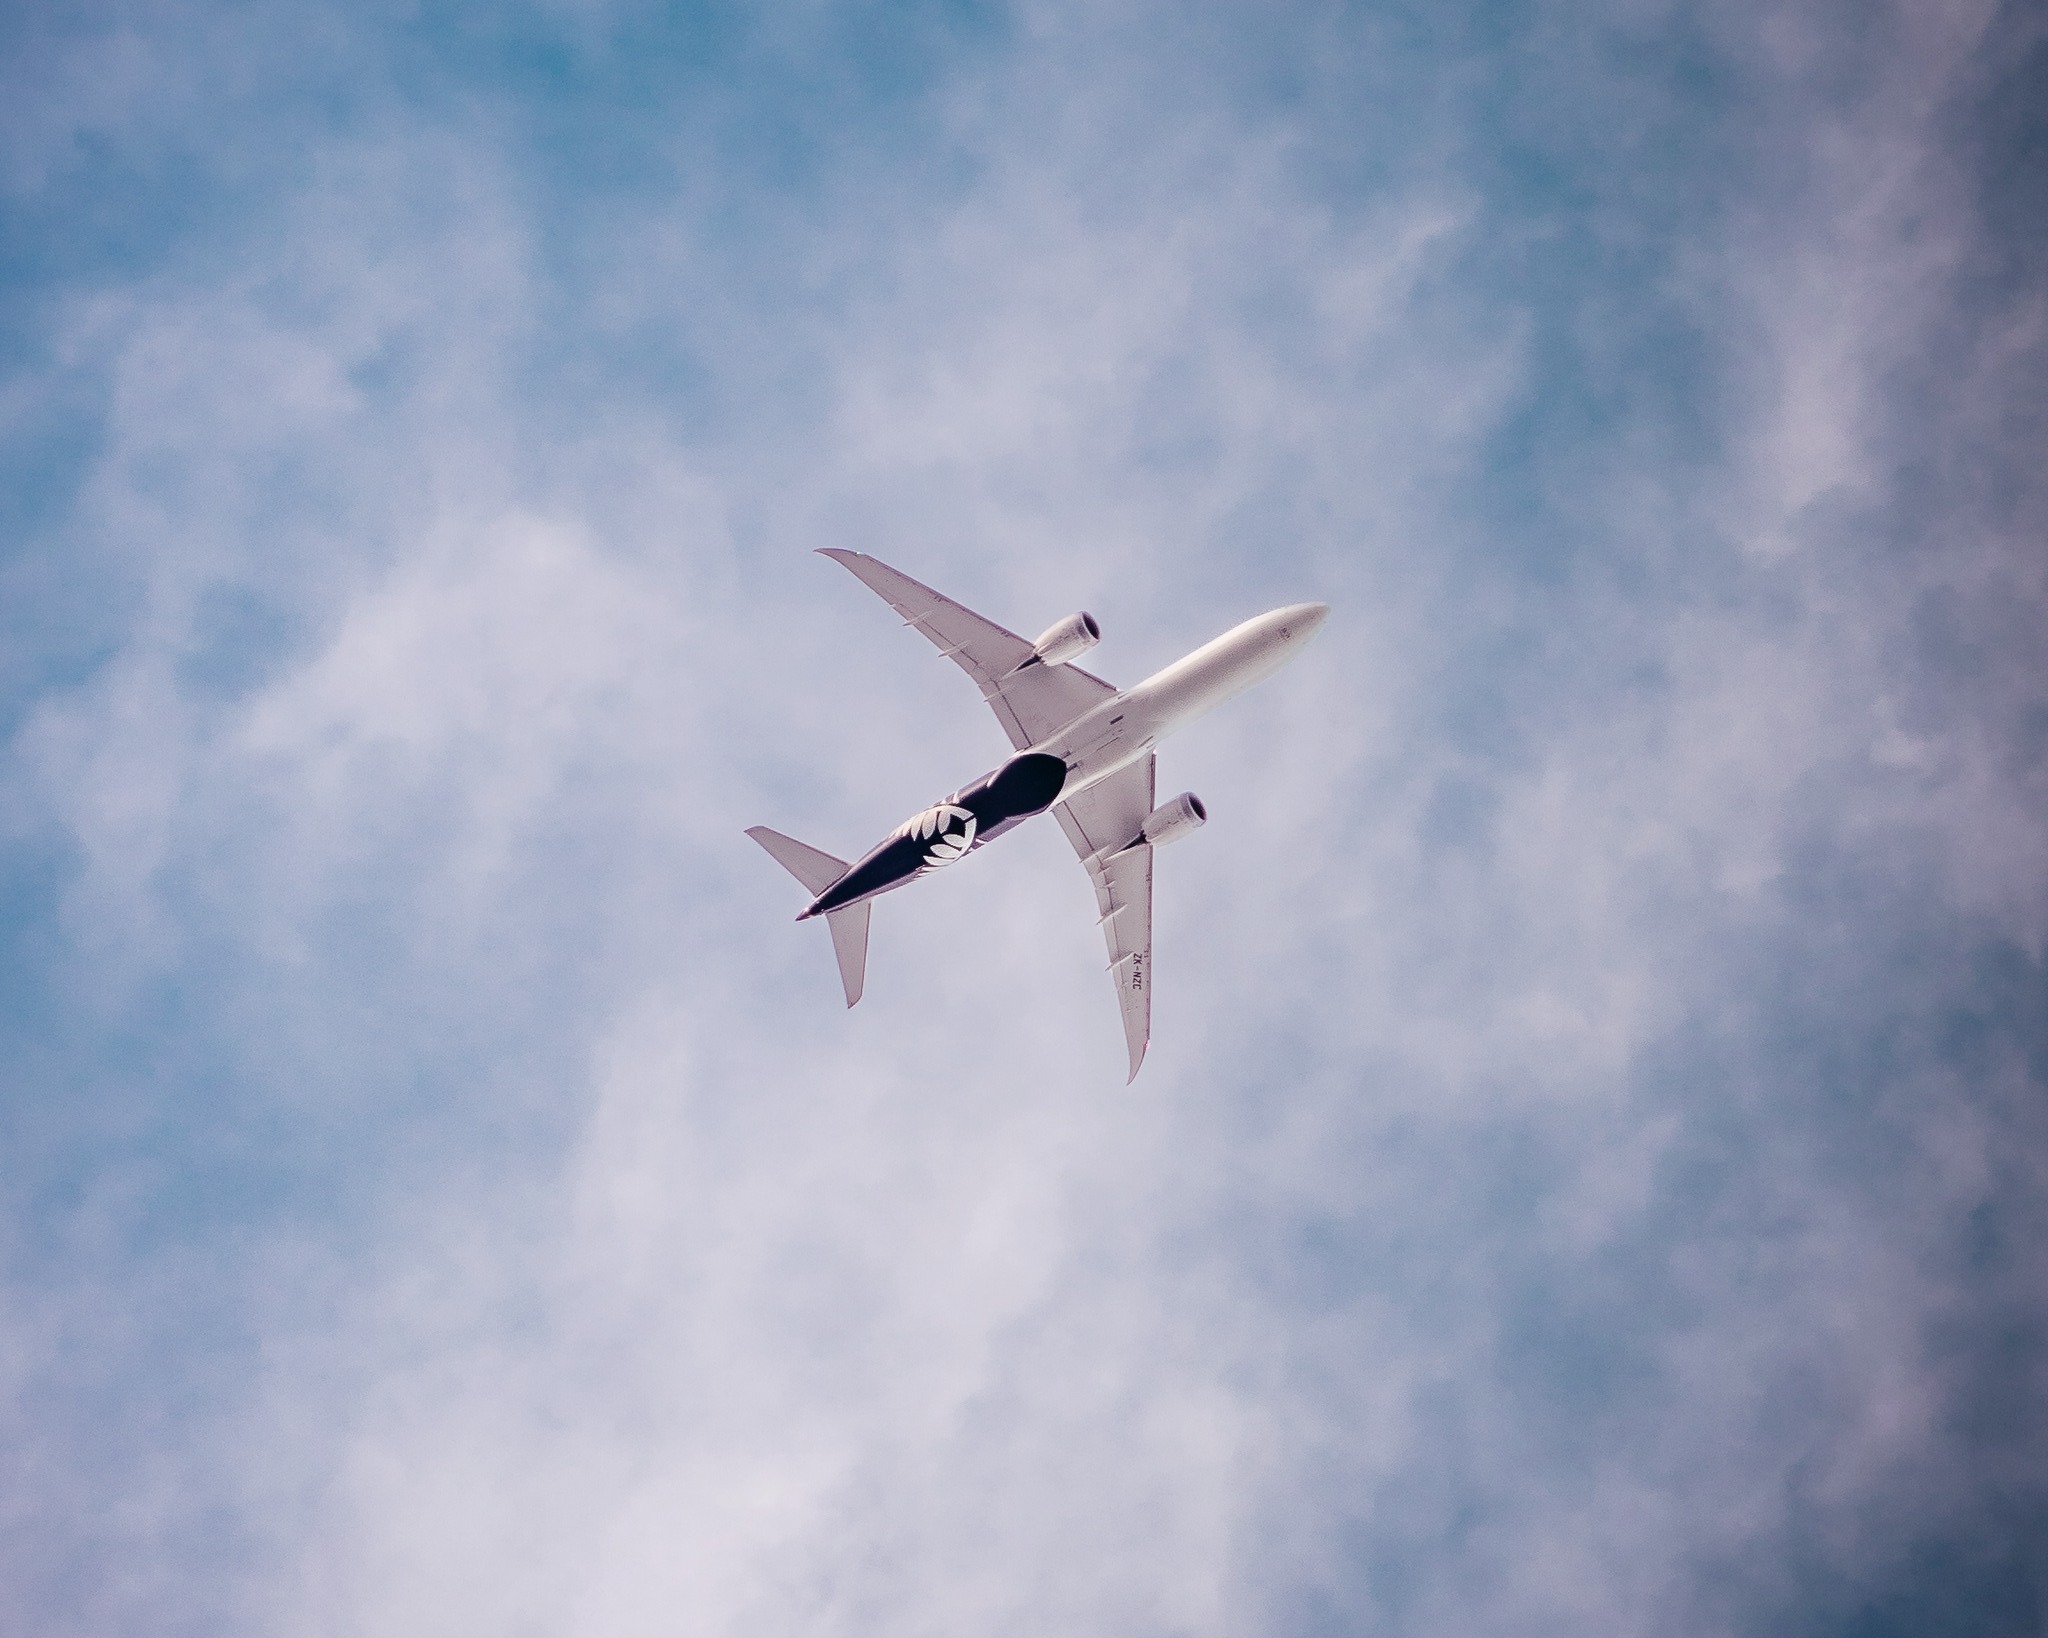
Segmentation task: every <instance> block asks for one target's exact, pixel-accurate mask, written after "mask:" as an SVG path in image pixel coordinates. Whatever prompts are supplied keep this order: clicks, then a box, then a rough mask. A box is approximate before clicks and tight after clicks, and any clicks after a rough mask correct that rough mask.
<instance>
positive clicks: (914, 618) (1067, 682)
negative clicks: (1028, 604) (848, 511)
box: [818, 546, 1116, 751]
mask: <svg viewBox="0 0 2048 1638" xmlns="http://www.w3.org/2000/svg"><path fill="white" fill-rule="evenodd" d="M818 551H819V555H820V556H823V557H829V558H831V559H832V561H833V562H835V563H837V564H839V565H840V566H841V567H842V568H844V569H845V570H846V571H847V572H848V573H849V574H851V575H853V576H854V578H855V579H857V580H859V581H860V582H861V583H862V584H863V585H865V586H866V587H867V588H868V589H869V590H870V591H872V592H873V593H874V594H875V595H876V596H877V597H879V598H881V599H882V601H883V602H885V603H887V604H888V605H889V606H890V607H891V608H893V609H894V610H895V611H896V612H897V613H898V614H900V615H902V616H903V619H904V622H905V624H907V625H911V626H914V627H916V628H917V629H918V630H919V631H921V632H923V633H924V634H925V636H926V637H927V638H929V639H930V641H931V643H932V646H933V647H935V648H936V649H938V651H939V653H940V654H942V655H943V656H944V657H945V658H947V659H949V660H951V661H952V662H953V663H954V664H955V665H957V666H958V667H959V668H960V669H961V670H962V671H964V672H966V673H967V675H968V676H970V677H972V678H973V679H974V682H975V686H976V687H977V688H979V689H980V690H981V697H982V698H983V699H985V700H987V701H988V703H989V709H990V710H992V711H994V712H995V714H996V720H997V721H998V722H1000V723H1001V724H1002V725H1003V732H1004V733H1006V734H1008V735H1009V736H1010V743H1011V744H1012V745H1014V746H1015V747H1016V748H1017V749H1018V750H1020V751H1022V750H1026V749H1028V748H1029V747H1031V746H1033V745H1036V744H1037V743H1038V742H1039V741H1040V740H1041V739H1044V738H1045V737H1046V736H1047V735H1048V734H1051V733H1055V732H1057V731H1058V730H1059V729H1061V728H1064V727H1066V725H1067V724H1068V723H1070V722H1072V721H1073V720H1074V719H1075V718H1076V717H1078V716H1082V715H1084V714H1085V713H1086V712H1088V711H1090V710H1092V709H1093V708H1094V707H1095V706H1097V705H1099V704H1101V703H1102V701H1103V700H1105V699H1107V698H1108V697H1109V696H1110V695H1111V694H1114V693H1115V692H1116V690H1115V689H1114V688H1112V687H1111V686H1110V685H1109V684H1108V683H1106V682H1104V681H1103V680H1102V679H1101V678H1100V677H1097V676H1093V675H1091V674H1090V673H1088V672H1086V671H1083V670H1082V669H1081V668H1080V667H1079V666H1073V665H1041V664H1039V663H1038V662H1037V660H1036V659H1035V658H1034V656H1033V651H1032V645H1031V644H1030V643H1028V642H1026V641H1025V640H1024V639H1023V638H1022V637H1019V636H1018V635H1017V634H1016V633H1015V632H1014V631H1009V630H1006V629H1005V628H1004V627H1002V626H999V625H997V624H996V623H995V622H994V621H993V620H989V619H985V618H983V617H982V616H981V615H979V614H976V613H975V612H974V611H973V610H972V609H970V608H964V607H962V606H961V605H960V604H958V603H956V602H954V601H953V600H952V599H951V598H950V597H945V596H942V595H941V594H940V593H938V592H935V591H933V590H932V589H931V587H929V586H927V585H926V584H925V583H924V582H923V581H921V580H913V579H911V578H910V576H909V575H907V574H905V573H904V572H903V571H902V570H901V569H892V568H890V567H889V565H888V564H886V563H884V562H882V561H881V559H879V558H873V557H869V556H868V555H867V554H866V553H865V552H849V551H844V550H841V549H840V548H838V547H834V546H821V547H819V548H818Z"/></svg>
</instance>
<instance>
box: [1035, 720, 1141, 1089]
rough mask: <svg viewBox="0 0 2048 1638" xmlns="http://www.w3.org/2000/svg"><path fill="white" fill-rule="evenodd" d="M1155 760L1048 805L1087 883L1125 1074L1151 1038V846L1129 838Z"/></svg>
mask: <svg viewBox="0 0 2048 1638" xmlns="http://www.w3.org/2000/svg"><path fill="white" fill-rule="evenodd" d="M1155 764H1156V759H1155V758H1152V757H1149V756H1148V757H1146V758H1145V759H1144V761H1142V762H1134V763H1132V764H1131V766H1130V767H1128V768H1126V769H1124V770H1123V771H1122V772H1121V773H1116V774H1112V775H1110V777H1109V778H1107V779H1105V780H1103V781H1102V782H1101V783H1100V784H1098V785H1091V786H1090V787H1089V788H1088V789H1087V790H1085V791H1082V792H1081V793H1080V794H1079V795H1078V796H1075V797H1072V798H1070V799H1069V800H1067V801H1065V802H1062V803H1060V804H1059V805H1058V806H1057V807H1056V808H1054V809H1053V813H1054V815H1055V816H1056V817H1057V818H1058V820H1059V822H1060V829H1062V830H1063V831H1065V832H1066V833H1067V840H1068V841H1069V842H1071V843H1073V845H1074V851H1075V852H1076V853H1078V854H1079V855H1080V856H1081V863H1082V866H1083V867H1084V868H1085V869H1086V870H1087V872H1088V879H1089V881H1091V882H1092V883H1094V885H1095V907H1096V910H1097V911H1098V912H1099V914H1100V916H1101V921H1102V936H1103V940H1104V942H1105V943H1106V944H1107V945H1108V946H1109V970H1110V973H1111V976H1112V977H1113V978H1114V979H1115V980H1116V998H1117V1005H1118V1006H1119V1007H1121V1008H1122V1010H1123V1016H1124V1045H1125V1047H1126V1048H1127V1049H1128V1050H1129V1052H1130V1058H1131V1074H1130V1078H1131V1079H1132V1080H1136V1079H1137V1078H1138V1066H1139V1065H1140V1064H1142V1063H1144V1061H1145V1048H1146V1046H1147V1045H1148V1044H1149V1043H1150V1041H1151V1039H1152V849H1151V848H1150V847H1149V846H1147V845H1146V844H1145V843H1143V842H1140V841H1138V839H1137V838H1138V832H1139V829H1140V827H1141V826H1143V824H1144V823H1145V816H1146V815H1147V814H1148V813H1150V812H1151V811H1152V807H1153V800H1152V798H1153V788H1154V777H1155ZM1133 843H1135V844H1136V845H1131V844H1133Z"/></svg>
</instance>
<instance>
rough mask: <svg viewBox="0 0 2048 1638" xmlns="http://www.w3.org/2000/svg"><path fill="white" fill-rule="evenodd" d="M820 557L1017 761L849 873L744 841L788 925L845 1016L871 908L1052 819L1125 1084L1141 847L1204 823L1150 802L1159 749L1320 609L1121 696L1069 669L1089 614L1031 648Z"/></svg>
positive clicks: (771, 840)
mask: <svg viewBox="0 0 2048 1638" xmlns="http://www.w3.org/2000/svg"><path fill="white" fill-rule="evenodd" d="M819 555H820V556H823V557H829V558H831V559H832V560H833V561H834V562H835V563H839V564H842V565H843V566H844V567H846V568H847V569H849V570H851V571H852V572H853V574H854V575H855V577H856V578H858V579H860V580H861V581H863V582H865V583H866V584H867V586H868V587H869V588H870V589H871V590H873V591H874V592H876V593H878V594H879V595H880V596H881V598H882V600H883V601H884V602H886V603H888V604H889V605H890V606H891V607H892V608H894V609H895V610H896V612H897V613H898V614H900V615H902V616H903V620H904V623H905V624H906V625H909V626H911V627H913V628H915V629H916V630H918V631H921V632H923V633H924V635H925V636H926V637H928V638H930V639H931V641H932V642H933V644H934V645H936V646H937V648H938V650H939V652H940V654H941V655H943V656H944V657H945V658H947V659H949V660H951V661H952V662H953V663H954V664H955V665H957V666H959V667H960V669H961V670H962V671H964V672H966V673H967V675H968V676H970V677H972V678H973V679H974V681H975V682H976V684H978V685H979V687H980V689H981V694H982V698H984V699H985V700H987V701H988V703H989V705H990V706H991V707H992V708H993V709H994V711H995V714H996V717H997V719H998V720H999V721H1000V722H1001V723H1002V725H1003V728H1004V731H1005V732H1007V733H1008V734H1009V736H1010V743H1011V744H1012V745H1013V746H1014V747H1015V748H1016V752H1017V754H1016V755H1015V756H1013V757H1011V758H1010V760H1009V761H1008V762H1005V763H1004V764H1003V765H1002V766H1001V767H1000V768H998V769H996V770H995V771H994V772H993V773H989V774H984V775H982V777H981V778H979V779H977V780H975V781H974V782H973V783H972V784H970V785H965V786H963V787H961V788H960V789H959V790H957V791H955V792H954V793H953V794H952V795H951V796H948V797H947V798H945V799H944V800H943V801H940V802H935V803H933V804H932V805H931V806H930V807H928V808H925V809H923V810H922V811H921V812H919V813H917V814H914V815H913V816H912V817H910V818H909V819H906V820H904V822H903V823H902V824H900V825H898V826H897V827H896V828H895V829H894V830H892V831H891V832H889V834H888V835H887V836H885V837H884V838H883V839H882V840H881V841H880V842H878V843H877V844H876V845H875V846H874V847H872V848H870V849H869V850H868V852H866V853H865V854H863V855H862V856H861V857H860V859H859V860H857V861H856V862H855V863H853V864H851V865H849V864H847V863H846V862H845V861H844V860H843V859H836V858H834V857H833V856H832V855H831V854H829V853H821V852H819V851H818V849H816V848H814V847H807V846H805V845H804V844H803V843H802V842H799V841H796V840H794V839H793V838H791V837H788V836H784V835H782V834H781V833H780V832H778V831H773V830H770V829H769V828H768V827H767V826H766V825H755V826H754V827H753V828H752V829H750V830H749V831H748V832H747V835H749V836H751V837H752V838H753V839H754V840H755V841H756V842H759V843H760V844H761V846H762V847H763V848H765V849H767V851H768V853H769V854H770V855H771V856H772V857H773V858H774V859H775V861H776V862H777V863H778V864H780V865H781V866H782V867H783V869H785V870H787V871H788V872H789V873H790V874H791V875H792V876H794V877H796V879H797V880H798V881H799V882H801V883H802V884H803V886H804V889H805V890H806V891H807V892H808V893H810V894H811V895H812V897H811V902H810V904H809V906H808V907H806V909H805V910H804V912H803V914H802V915H800V916H798V917H797V918H796V919H797V920H798V921H809V920H811V919H812V918H813V917H816V916H823V917H824V918H825V925H826V926H827V927H828V928H829V929H830V930H831V934H832V948H833V952H834V954H835V955H836V956H837V957H838V960H839V978H840V982H841V984H842V985H843V986H844V988H845V990H846V1004H847V1005H848V1006H849V1007H851V1006H852V1005H853V1004H854V1003H855V1002H857V1001H859V1000H860V998H861V991H862V989H863V988H864V987H865V983H866V975H867V951H868V913H869V911H870V909H871V908H872V907H873V904H874V901H875V900H876V899H877V898H879V897H880V896H881V895H882V894H884V893H889V892H893V891H894V890H895V889H897V888H899V887H904V886H907V885H908V884H909V883H911V882H913V881H916V880H917V879H918V878H919V877H921V876H927V875H930V874H931V873H932V872H933V871H935V870H943V869H944V868H945V867H946V866H947V865H950V864H953V863H955V862H956V861H958V860H960V859H963V858H965V857H966V856H967V855H968V854H969V853H973V852H976V851H977V850H979V849H980V848H983V847H986V846H987V845H988V844H989V843H990V842H992V841H994V840H995V839H996V838H997V837H998V836H1001V835H1003V834H1005V833H1006V832H1008V831H1010V830H1013V829H1015V828H1016V827H1017V826H1018V825H1021V824H1022V823H1023V822H1024V821H1025V820H1026V819H1029V818H1032V817H1034V816H1035V815H1037V814H1041V813H1044V812H1045V811H1046V810H1047V809H1048V808H1050V809H1051V810H1052V813H1053V817H1054V818H1056V819H1057V820H1058V821H1059V823H1060V828H1061V829H1062V830H1064V831H1065V832H1066V833H1067V840H1068V841H1069V842H1071V843H1073V846H1074V851H1075V852H1076V853H1078V854H1079V855H1080V856H1081V864H1082V866H1083V868H1084V869H1086V870H1087V872H1088V879H1089V880H1090V881H1091V882H1092V883H1094V885H1095V900H1096V905H1097V907H1098V909H1099V910H1100V911H1101V916H1100V924H1101V926H1102V930H1103V936H1104V938H1105V939H1106V940H1107V941H1108V945H1109V964H1110V971H1111V972H1112V973H1113V974H1114V975H1115V979H1116V989H1117V1000H1118V1003H1119V1005H1120V1006H1121V1008H1122V1010H1123V1022H1124V1041H1125V1044H1126V1046H1127V1047H1128V1049H1129V1052H1130V1061H1131V1072H1130V1075H1129V1077H1128V1079H1127V1080H1126V1083H1125V1084H1126V1085H1128V1084H1129V1082H1130V1081H1133V1080H1136V1079H1137V1077H1138V1069H1139V1066H1140V1065H1142V1064H1143V1063H1144V1061H1145V1049H1146V1047H1147V1046H1148V1045H1149V1044H1150V1042H1151V1038H1152V974H1151V966H1152V852H1153V849H1155V848H1160V847H1164V846H1165V845H1166V844H1167V843H1168V842H1172V841H1177V840H1178V839H1179V838H1181V837H1182V836H1185V835H1187V834H1188V833H1189V832H1190V831H1192V830H1196V829H1198V828H1199V827H1200V826H1201V825H1202V824H1203V823H1204V822H1206V821H1207V819H1208V817H1209V815H1208V810H1207V809H1205V808H1204V807H1203V806H1202V803H1201V800H1200V799H1199V798H1198V797H1197V796H1196V795H1195V794H1194V792H1193V791H1183V792H1181V794H1180V795H1178V796H1176V797H1174V798H1173V799H1172V800H1171V801H1170V802H1163V803H1155V796H1156V792H1155V788H1154V786H1155V762H1156V756H1155V748H1156V747H1157V746H1158V744H1159V742H1160V741H1161V740H1162V739H1164V738H1165V737H1166V736H1167V735H1168V734H1170V733H1172V732H1174V730H1176V729H1178V728H1182V727H1185V726H1186V725H1187V724H1188V723H1190V722H1192V721H1193V720H1194V719H1195V718H1196V717H1199V716H1201V715H1202V714H1203V713H1205V712H1207V711H1211V710H1213V709H1214V708H1215V707H1217V706H1219V705H1221V704H1222V703H1223V702H1224V701H1225V700H1227V699H1230V698H1231V697H1233V696H1234V695H1237V694H1240V693H1242V692H1243V691H1244V690H1245V689H1247V688H1249V687H1250V686H1251V685H1252V684H1253V683H1255V682H1257V681H1259V680H1260V679H1261V678H1263V677H1266V676H1269V675H1271V674H1272V673H1273V672H1275V671H1277V670H1278V669H1279V668H1280V667H1281V666H1282V665H1284V664H1286V663H1287V662H1288V661H1289V660H1291V659H1293V658H1294V656H1295V655H1297V654H1299V653H1300V652H1301V650H1302V647H1303V646H1304V645H1305V644H1306V643H1307V642H1308V640H1309V639H1310V638H1311V637H1313V636H1315V634H1316V633H1317V632H1318V631H1320V630H1321V629H1322V625H1323V622H1324V621H1325V620H1327V619H1328V618H1329V615H1330V607H1329V605H1328V604H1327V603H1294V604H1290V605H1289V606H1288V607H1286V608H1281V609H1274V610H1273V611H1272V612H1271V613H1269V614H1261V615H1258V616H1256V617H1255V618H1253V619H1250V620H1247V621H1245V622H1244V624H1242V625H1240V626H1237V627H1235V628H1233V629H1232V630H1230V631H1226V632H1225V633H1224V634H1223V635H1222V636H1221V637H1218V638H1216V639H1215V640H1214V641H1213V642H1210V643H1206V644H1204V645H1203V646H1202V647H1200V648H1198V649H1196V650H1195V651H1194V652H1193V653H1192V654H1189V655H1187V656H1185V657H1184V658H1182V659H1178V660H1176V661H1174V662H1173V664H1172V665H1169V666H1168V667H1166V669H1165V670H1163V671H1159V672H1155V673H1154V674H1153V675H1152V676H1150V677H1147V678H1146V679H1145V680H1144V681H1143V682H1141V683H1139V684H1138V685H1137V687H1135V688H1126V689H1118V688H1116V687H1114V686H1112V685H1111V684H1109V683H1106V682H1104V681H1103V680H1102V679H1101V678H1100V677H1097V676H1093V675H1091V674H1090V673H1088V672H1086V671H1083V670H1082V669H1081V668H1080V667H1079V666H1077V665H1075V664H1073V663H1072V662H1073V661H1074V660H1075V659H1077V658H1078V657H1079V656H1080V655H1082V654H1085V653H1086V652H1087V651H1088V650H1089V649H1091V648H1093V647H1094V646H1095V645H1096V644H1097V643H1098V642H1100V641H1101V639H1102V628H1101V626H1099V625H1098V624H1097V623H1096V620H1095V617H1094V616H1093V615H1092V614H1088V613H1085V612H1084V613H1080V614H1070V615H1068V616H1067V618H1066V619H1064V620H1062V621H1060V622H1059V624H1057V625H1055V626H1053V627H1052V628H1051V629H1050V630H1048V631H1047V632H1046V633H1045V634H1044V635H1043V636H1041V637H1040V638H1039V639H1038V641H1036V642H1035V643H1034V642H1027V641H1026V640H1025V639H1024V638H1022V637H1019V636H1018V635H1017V634H1016V633H1015V632H1013V631H1006V630H1005V629H1004V628H1003V627H1001V626H999V625H997V624H995V622H994V621H992V620H985V619H983V618H982V617H981V616H980V615H978V614H976V613H974V612H973V611H972V610H971V609H966V608H962V607H961V606H960V605H959V604H958V603H955V602H954V601H953V600H952V599H951V598H948V597H942V596H940V595H939V594H938V593H937V592H935V591H933V590H932V589H931V587H929V586H927V585H925V584H923V583H922V582H921V581H917V580H913V579H911V578H910V576H909V575H907V574H904V573H903V572H902V571H901V570H899V569H892V568H890V567H889V565H888V564H886V563H883V562H881V561H880V560H879V559H876V558H872V557H869V556H867V555H866V554H865V553H862V552H849V551H842V550H838V549H836V548H833V547H825V548H822V549H821V550H820V553H819Z"/></svg>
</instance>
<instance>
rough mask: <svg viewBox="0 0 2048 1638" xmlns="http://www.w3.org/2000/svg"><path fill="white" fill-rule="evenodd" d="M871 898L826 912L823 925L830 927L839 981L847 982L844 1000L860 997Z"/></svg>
mask: <svg viewBox="0 0 2048 1638" xmlns="http://www.w3.org/2000/svg"><path fill="white" fill-rule="evenodd" d="M873 908H874V903H873V901H872V900H869V899H863V900H861V902H860V903H859V904H849V905H848V906H847V907H846V908H845V909H844V910H828V911H826V912H825V925H826V926H827V927H829V928H831V929H832V953H833V954H834V955H836V956H837V957H839V982H840V983H842V984H844V985H845V986H846V1004H847V1005H848V1006H849V1007H850V1006H852V1005H853V1004H854V1002H856V1001H858V1000H859V999H860V992H861V989H862V987H863V986H864V985H865V984H866V983H867V973H868V912H869V911H870V910H872V909H873Z"/></svg>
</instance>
